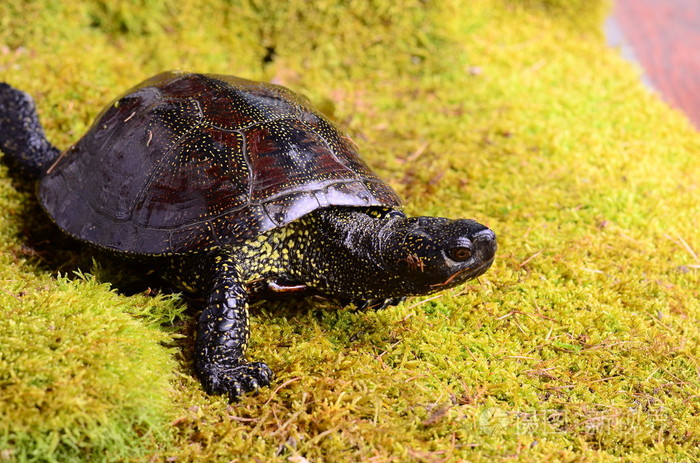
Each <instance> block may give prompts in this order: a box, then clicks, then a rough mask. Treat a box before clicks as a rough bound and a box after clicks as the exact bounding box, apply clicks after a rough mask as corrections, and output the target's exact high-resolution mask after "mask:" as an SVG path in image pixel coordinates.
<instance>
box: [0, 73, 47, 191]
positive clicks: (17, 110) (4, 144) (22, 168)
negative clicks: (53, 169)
mask: <svg viewBox="0 0 700 463" xmlns="http://www.w3.org/2000/svg"><path fill="white" fill-rule="evenodd" d="M0 151H2V152H3V153H4V154H5V156H4V157H3V161H4V162H5V163H6V164H7V165H8V166H9V167H10V168H11V169H12V170H14V171H16V172H19V173H20V174H21V175H24V176H26V177H29V178H32V179H36V178H39V177H40V176H41V175H42V174H43V173H44V172H46V169H48V168H49V167H50V166H51V164H52V163H53V162H54V161H55V160H56V158H57V157H58V155H59V154H60V151H59V150H58V148H56V147H55V146H53V145H52V144H51V143H50V142H49V141H48V140H47V139H46V136H45V135H44V129H43V127H42V126H41V123H40V122H39V116H38V115H37V113H36V107H35V106H34V100H33V99H32V97H31V96H29V95H28V94H27V93H25V92H23V91H21V90H17V89H16V88H14V87H12V86H10V85H8V84H6V83H3V82H0Z"/></svg>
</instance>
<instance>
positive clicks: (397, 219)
mask: <svg viewBox="0 0 700 463" xmlns="http://www.w3.org/2000/svg"><path fill="white" fill-rule="evenodd" d="M430 225H434V226H435V225H436V226H435V227H433V228H435V229H436V230H438V231H441V230H447V232H448V233H447V235H446V236H442V235H440V234H439V233H436V230H433V229H431V227H430ZM453 229H454V230H453ZM455 230H457V231H458V233H455ZM431 233H432V235H431ZM443 235H444V234H443ZM397 238H399V239H398V241H399V242H400V243H402V244H401V245H396V244H395V241H397ZM454 239H459V240H461V241H460V243H461V245H463V244H464V240H470V241H471V242H472V243H473V245H474V252H473V259H471V260H470V261H468V262H465V263H461V264H455V263H454V262H448V263H447V264H446V263H445V261H446V259H445V258H444V256H442V255H441V254H440V255H439V256H437V258H434V255H435V254H436V252H435V251H434V249H433V248H432V247H431V244H430V243H428V242H437V243H438V244H439V246H442V247H444V246H445V243H449V242H450V241H451V240H454ZM412 240H418V241H419V242H420V244H419V245H416V244H415V243H413V244H411V241H412ZM406 244H409V246H406ZM433 244H434V243H433ZM387 249H389V250H390V251H389V252H387ZM425 251H427V252H425ZM421 252H424V253H425V255H421V254H420V253H421ZM494 252H495V238H494V236H493V232H491V231H490V230H488V229H487V228H485V227H483V226H482V225H479V224H477V223H476V222H474V221H467V220H461V221H459V220H458V221H451V220H448V219H441V218H434V217H421V218H405V217H404V216H403V214H396V213H395V211H387V210H384V211H381V210H378V209H373V208H368V209H363V208H343V207H335V208H328V209H322V210H318V211H315V212H312V213H310V214H308V215H307V216H304V217H302V218H301V219H299V220H297V221H295V222H292V223H290V224H288V225H287V226H285V227H281V228H277V229H273V230H270V231H269V232H267V233H263V234H261V235H259V236H258V237H256V238H254V239H252V240H250V241H248V242H245V243H242V244H240V245H235V246H233V245H232V246H227V247H224V248H220V249H216V250H214V251H212V252H211V253H210V254H208V255H205V256H202V255H192V256H183V257H174V258H172V259H170V269H169V270H168V272H167V275H166V278H168V279H169V280H170V281H172V282H173V283H174V284H175V285H177V286H179V287H181V288H185V289H187V290H189V291H197V292H201V293H203V294H205V295H207V294H208V303H207V306H206V308H205V309H204V311H203V313H202V315H201V317H200V320H199V324H198V328H197V331H198V332H197V342H196V347H195V362H196V369H197V372H198V374H199V376H200V378H201V380H202V383H203V385H204V388H205V390H206V391H207V392H209V393H212V394H227V395H228V396H229V398H230V399H231V400H236V399H237V398H238V397H240V395H241V394H243V393H246V392H254V391H256V390H257V389H258V388H259V387H261V386H265V385H268V384H269V382H270V380H271V379H272V372H271V371H270V369H269V368H268V367H267V365H265V364H264V363H261V362H256V363H248V362H247V360H246V357H245V351H246V348H247V343H248V338H249V325H248V297H249V294H248V293H249V289H250V288H252V287H254V285H256V284H260V282H261V281H262V282H271V283H276V282H278V281H280V280H282V281H284V282H285V285H288V286H294V287H303V288H306V291H307V292H314V293H320V294H323V295H326V296H329V297H332V298H336V299H340V300H350V299H354V300H359V301H365V304H363V303H359V304H358V305H372V306H375V308H383V307H385V306H387V305H393V304H396V303H398V302H400V301H401V300H402V299H403V297H405V296H407V295H413V294H427V293H430V292H434V291H437V290H440V289H444V288H446V287H451V286H454V285H457V284H460V283H461V282H463V281H465V280H466V279H471V278H474V277H476V276H478V275H480V274H481V273H483V272H484V271H486V269H487V268H488V266H489V265H490V264H491V261H492V259H493V255H494ZM409 256H414V257H413V259H414V260H411V259H410V258H409ZM414 261H415V262H420V265H418V264H415V263H413V264H412V263H411V262H414ZM193 268H194V269H196V270H195V271H193V270H192V269H193ZM460 271H461V272H462V274H461V276H459V277H457V278H455V275H456V274H458V272H460ZM446 283H447V284H446ZM362 308H364V307H362Z"/></svg>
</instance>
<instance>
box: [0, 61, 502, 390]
mask: <svg viewBox="0 0 700 463" xmlns="http://www.w3.org/2000/svg"><path fill="white" fill-rule="evenodd" d="M0 150H1V151H2V152H3V153H4V156H3V160H4V162H5V163H6V164H7V165H8V166H9V169H10V170H11V171H12V172H16V173H17V174H18V175H20V176H24V177H26V178H28V179H32V180H36V181H37V183H38V186H37V196H38V200H39V203H40V204H41V207H42V208H43V209H44V210H45V212H46V213H47V214H48V216H49V217H50V218H51V220H52V221H53V222H54V223H55V224H56V225H57V226H58V228H60V229H61V230H62V231H63V232H64V233H66V234H67V235H69V236H70V237H73V238H75V239H77V240H78V241H80V242H83V243H87V244H88V245H90V246H91V247H93V248H95V249H96V250H99V251H102V252H106V253H110V254H112V255H115V256H117V257H121V258H124V259H126V260H131V261H134V260H136V261H138V262H142V263H143V265H147V266H148V267H150V268H154V269H157V272H158V273H159V276H160V277H162V279H163V280H164V281H165V282H167V283H168V284H169V285H171V286H172V287H174V288H176V289H177V290H181V291H186V292H187V293H193V294H198V295H200V298H199V299H200V300H201V301H204V302H203V303H202V307H201V315H199V319H198V321H197V324H196V334H195V347H194V370H195V372H196V374H197V375H198V377H199V379H200V381H201V383H202V386H203V388H204V390H205V391H206V392H207V393H209V394H219V395H226V396H228V398H229V400H231V401H235V400H238V399H239V398H240V397H241V396H242V395H244V394H246V393H257V392H258V391H259V389H260V388H261V387H264V386H269V385H270V382H271V381H272V379H273V373H272V371H271V370H270V368H269V367H268V366H267V365H266V364H265V363H264V362H261V361H258V362H251V361H249V360H248V359H247V356H246V350H247V346H248V342H249V335H250V330H249V304H250V303H251V301H253V300H256V299H260V298H262V299H268V298H270V297H271V296H287V295H299V294H301V295H322V296H324V297H326V298H328V299H333V300H338V301H342V302H343V303H347V304H351V303H352V304H354V305H355V306H356V307H358V308H360V309H366V308H368V307H374V308H376V309H381V308H385V307H387V306H390V305H396V304H398V303H400V302H401V301H403V300H404V299H405V298H406V297H407V296H415V295H425V294H429V293H433V292H436V291H439V290H444V289H446V288H451V287H454V286H456V285H460V284H462V283H464V282H465V281H467V280H470V279H473V278H476V277H478V276H479V275H481V274H483V273H484V272H485V271H486V270H487V269H488V268H489V267H490V266H491V264H492V263H493V261H494V257H495V253H496V249H497V243H496V235H495V234H494V232H493V231H492V230H491V229H489V228H488V227H486V226H485V225H482V224H480V223H479V222H477V221H475V220H471V219H454V220H453V219H448V218H443V217H427V216H425V217H408V216H407V215H406V214H405V213H404V212H403V203H402V201H401V199H400V198H399V196H398V195H397V193H396V192H395V191H394V190H393V189H392V188H391V187H390V186H389V185H388V184H387V183H386V182H384V181H383V180H381V179H380V178H379V177H378V176H377V175H376V174H375V173H374V172H373V171H372V170H371V169H370V168H369V167H368V165H367V164H366V163H365V162H364V161H363V160H362V159H361V158H360V156H359V154H358V148H357V146H356V145H355V143H354V142H353V141H352V140H351V139H350V138H349V137H348V136H346V135H344V134H343V133H342V132H341V131H340V130H339V129H338V128H337V127H336V125H335V124H334V123H333V122H331V121H330V120H329V119H328V118H327V117H325V116H324V115H322V114H321V113H320V112H319V111H317V110H315V109H314V108H313V107H312V105H311V104H310V102H309V101H308V100H307V99H306V98H304V97H302V96H300V95H298V94H296V93H294V92H292V91H291V90H289V89H287V88H285V87H283V86H280V85H276V84H271V83H263V82H256V81H252V80H247V79H243V78H239V77H233V76H226V75H216V74H200V73H187V72H180V71H170V72H164V73H161V74H158V75H156V76H153V77H151V78H149V79H147V80H145V81H144V82H142V83H140V84H138V85H137V86H136V87H134V88H132V89H130V90H128V91H127V92H126V93H124V94H122V95H121V96H119V97H118V98H116V99H115V100H114V101H113V102H112V103H110V104H109V105H108V106H107V107H106V108H105V109H104V110H103V111H102V112H101V113H100V114H99V115H98V117H97V118H96V120H95V122H94V123H93V125H92V126H91V127H90V128H89V129H88V131H87V133H86V134H85V135H84V136H83V137H82V138H80V139H79V140H78V141H77V142H76V143H75V144H74V145H72V146H71V147H69V148H68V149H66V150H64V151H60V150H59V149H58V148H56V147H55V146H54V145H52V144H51V143H50V142H49V141H48V140H47V138H46V136H45V133H44V130H43V128H42V126H41V124H40V122H39V119H38V115H37V112H36V107H35V103H34V101H33V99H32V97H31V96H30V95H28V94H27V93H25V92H23V91H21V90H18V89H16V88H14V87H12V86H10V85H8V84H6V83H2V84H0Z"/></svg>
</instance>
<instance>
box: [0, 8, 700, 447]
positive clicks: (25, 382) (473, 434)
mask: <svg viewBox="0 0 700 463" xmlns="http://www.w3.org/2000/svg"><path fill="white" fill-rule="evenodd" d="M200 3H201V2H195V1H192V0H182V1H178V2H157V1H148V0H142V1H139V2H136V3H126V2H112V1H95V2H79V1H78V2H50V1H46V2H43V1H37V2H23V1H19V0H7V1H5V2H3V3H2V4H0V39H1V40H0V44H3V45H1V46H0V80H5V81H7V82H9V83H11V84H13V85H15V86H17V87H20V88H22V89H24V90H26V91H28V92H30V93H31V94H32V95H34V96H35V98H36V100H37V103H38V106H39V110H40V113H41V116H42V120H43V122H44V125H45V127H46V129H47V133H48V135H49V137H50V138H51V139H52V140H53V141H54V142H55V143H56V144H57V145H59V146H61V147H67V146H69V145H70V143H72V142H74V141H75V140H76V139H77V137H79V136H80V135H81V134H82V133H83V132H84V131H85V129H86V128H87V126H88V125H89V124H90V123H91V121H92V119H93V118H94V117H95V116H96V114H97V113H98V112H99V111H100V110H101V108H102V107H103V106H104V104H106V103H107V102H108V101H109V100H111V99H112V98H113V97H114V96H116V95H117V94H119V93H121V92H122V91H123V90H124V89H126V88H129V87H130V86H132V85H134V84H136V83H138V82H140V81H141V80H143V79H144V78H146V77H148V76H150V75H153V74H156V73H158V72H161V71H163V70H168V69H176V68H180V69H185V70H195V71H200V72H211V73H225V74H234V75H240V76H242V77H247V78H252V79H260V80H268V81H269V80H271V81H274V82H277V83H281V84H283V85H287V86H289V87H291V88H292V89H294V90H296V91H300V92H302V93H305V94H306V95H307V96H308V97H309V98H310V99H311V100H312V101H313V102H314V103H315V104H316V105H317V106H319V107H320V108H321V109H322V110H323V111H324V112H325V113H327V114H328V115H329V116H330V117H332V118H333V119H335V120H336V121H337V122H338V124H339V125H340V126H341V127H342V128H343V129H344V130H345V131H347V132H348V133H349V134H350V135H351V136H352V137H353V138H354V139H355V141H356V142H357V144H358V145H359V146H360V148H361V149H362V151H363V152H364V156H365V158H366V159H367V161H368V163H369V164H370V165H372V166H373V167H375V168H376V169H377V171H378V172H379V173H380V174H381V175H382V176H383V177H384V178H386V179H387V180H388V181H389V182H390V183H391V184H392V185H393V186H394V187H396V189H397V190H398V191H399V193H400V194H402V195H403V196H404V198H406V199H407V202H408V206H407V212H409V213H411V214H425V215H443V216H451V217H465V216H466V217H474V218H476V219H478V220H479V221H481V222H483V223H487V224H488V225H489V226H490V227H491V228H493V229H494V230H495V231H496V233H497V234H498V236H499V240H500V250H499V255H498V258H497V262H496V264H495V265H494V267H493V268H492V269H491V270H490V271H489V272H488V273H487V274H486V275H485V276H484V277H481V278H480V281H478V282H472V283H470V284H468V285H466V286H465V287H463V288H458V289H456V290H453V291H448V292H446V293H442V294H439V295H435V296H431V297H428V298H422V299H412V300H409V301H407V302H406V303H404V304H402V305H401V306H399V307H396V308H391V309H389V310H385V311H382V312H376V313H374V312H372V313H369V312H367V313H357V312H353V311H352V310H349V309H339V308H337V307H335V306H333V305H332V304H328V303H318V302H316V301H306V302H301V303H290V304H284V303H275V304H263V305H261V306H259V307H258V308H257V309H256V311H255V316H254V318H253V345H252V347H251V351H250V354H251V357H252V358H254V359H265V360H266V361H267V362H268V364H269V365H270V367H271V368H272V369H273V370H274V371H275V372H276V373H277V379H276V381H275V383H274V384H273V386H272V388H270V389H269V390H264V391H262V392H261V394H260V395H258V396H257V397H247V398H245V399H244V400H243V401H242V402H241V403H239V404H235V405H231V406H229V405H228V404H226V403H225V402H224V401H223V400H222V399H221V398H216V397H207V396H205V395H204V394H203V393H202V392H201V390H200V389H199V386H198V384H197V381H196V380H195V379H194V378H193V377H192V370H191V362H190V359H189V355H190V352H191V344H190V343H191V341H190V338H189V335H190V334H191V325H192V315H193V314H194V313H195V310H191V311H189V312H188V313H187V314H186V315H182V312H183V310H184V303H183V302H182V301H181V300H180V299H179V298H178V297H177V296H171V297H164V296H158V297H153V296H149V295H146V294H143V292H138V293H137V294H136V295H133V296H125V295H124V294H123V293H124V292H123V291H122V292H120V293H117V292H115V291H114V290H112V289H111V288H110V286H109V283H107V282H111V281H113V277H114V275H115V273H116V274H117V276H118V277H119V271H118V270H115V269H112V268H111V264H100V265H106V268H103V267H96V266H95V265H93V264H92V263H91V259H90V253H89V252H88V251H85V250H76V249H74V248H72V249H71V248H70V244H68V249H66V250H64V247H63V246H62V245H63V244H64V242H61V243H59V244H60V245H59V244H55V245H54V244H46V243H55V240H56V239H57V238H56V237H55V236H53V235H52V233H53V231H52V229H51V227H50V226H49V225H47V224H45V223H43V222H41V220H42V219H40V218H39V217H40V215H41V214H40V211H38V210H37V208H36V207H35V206H33V199H32V196H31V194H30V193H29V190H30V188H28V186H27V185H22V184H18V183H17V182H14V181H13V180H11V179H10V178H8V176H7V174H6V171H4V170H2V171H1V172H0V310H1V311H2V316H1V317H0V384H1V385H2V388H1V389H0V391H1V392H0V461H2V460H3V459H5V460H10V461H12V460H18V461H25V460H27V461H31V460H34V461H66V460H70V459H75V460H81V459H82V460H101V459H102V460H107V461H114V460H117V461H119V460H125V459H131V460H135V461H146V460H156V461H159V460H163V459H166V460H169V461H229V460H233V461H236V460H237V459H238V460H240V461H251V460H254V459H256V458H257V459H258V460H260V461H305V460H304V459H308V460H309V461H317V460H325V461H411V460H413V461H442V460H447V461H458V460H460V459H464V460H469V461H493V460H494V459H511V458H517V459H521V460H525V461H527V460H531V461H590V460H594V461H654V460H673V461H693V460H695V459H699V458H700V452H699V451H698V448H700V431H698V430H700V403H699V401H698V397H699V396H700V381H699V380H698V368H699V366H698V365H700V362H699V361H698V355H699V352H698V345H700V343H699V341H700V330H699V326H700V303H699V302H698V301H699V300H700V297H699V296H700V294H698V293H699V290H698V288H700V258H699V257H698V253H699V252H700V251H699V249H700V232H699V231H698V227H697V217H699V216H700V195H698V179H700V161H698V159H697V152H699V151H700V137H699V136H698V133H697V132H696V131H694V130H693V129H692V127H691V126H690V125H689V123H688V122H687V121H686V120H685V118H684V117H683V116H682V115H680V114H678V113H676V112H674V111H673V110H671V109H669V108H668V107H667V106H666V105H664V104H663V103H662V102H660V100H659V98H658V97H657V96H655V95H654V94H652V93H650V92H649V91H648V90H647V89H645V88H644V87H643V86H642V85H641V83H640V82H639V74H638V72H637V70H635V69H634V67H633V66H632V65H630V64H629V63H626V62H624V61H622V60H621V59H620V57H619V55H618V53H617V52H616V51H615V50H610V49H608V48H607V47H606V45H605V42H604V40H603V37H602V35H601V32H600V25H601V24H602V20H603V17H604V14H605V12H606V7H605V5H604V3H603V2H602V1H595V2H591V1H585V2H584V1H576V2H565V1H555V0H541V1H538V0H522V1H505V0H483V1H479V2H461V1H457V0H454V1H453V0H441V1H435V2H423V1H419V0H416V1H414V2H409V4H397V3H396V2H391V1H387V0H373V1H367V2H360V1H357V2H356V1H351V2H343V3H338V2H331V1H318V2H314V3H313V6H311V4H309V3H308V2H304V1H301V0H300V1H289V2H279V3H278V4H276V5H271V4H270V3H266V2H260V1H257V0H248V1H244V0H240V1H233V2H231V1H212V2H206V5H201V4H200ZM27 235H29V236H27ZM57 256H58V257H57ZM75 268H78V269H80V270H81V271H82V272H83V273H80V274H78V275H75V274H74V273H72V270H74V269H75ZM59 272H61V275H58V273H59ZM65 275H68V276H69V277H70V279H69V278H66V276H65ZM80 275H82V276H80ZM91 275H95V277H93V276H91ZM180 335H186V336H187V337H183V338H181V337H180ZM173 346H175V348H173Z"/></svg>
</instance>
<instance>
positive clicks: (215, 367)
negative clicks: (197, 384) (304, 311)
mask: <svg viewBox="0 0 700 463" xmlns="http://www.w3.org/2000/svg"><path fill="white" fill-rule="evenodd" d="M211 265H212V270H211V271H212V275H213V277H212V279H211V282H212V284H211V289H210V293H209V298H208V302H207V306H206V307H205V309H204V311H203V312H202V315H201V316H200V318H199V322H198V324H197V339H196V342H195V367H196V370H197V374H198V375H199V378H200V380H201V381H202V386H203V387H204V390H205V391H206V392H207V393H209V394H226V395H228V397H229V400H231V401H235V400H238V398H239V397H240V396H241V395H243V394H245V393H247V392H257V390H258V389H259V388H260V387H262V386H268V385H269V384H270V381H271V380H272V376H273V375H272V371H271V370H270V368H268V366H267V365H265V364H264V363H262V362H253V363H248V362H246V359H245V351H246V348H247V345H248V338H249V337H250V328H249V322H248V294H247V291H246V289H245V285H244V283H243V279H242V277H241V275H240V271H239V269H237V268H236V265H235V264H234V262H233V261H232V259H231V257H230V256H226V255H224V256H216V257H215V258H214V259H213V261H212V264H211Z"/></svg>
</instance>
